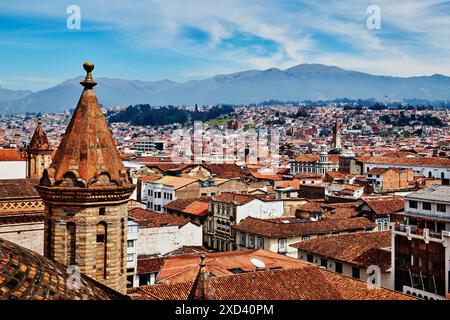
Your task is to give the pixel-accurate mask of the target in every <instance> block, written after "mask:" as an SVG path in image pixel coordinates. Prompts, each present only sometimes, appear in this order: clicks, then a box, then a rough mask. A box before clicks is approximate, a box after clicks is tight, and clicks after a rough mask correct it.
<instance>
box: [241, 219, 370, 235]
mask: <svg viewBox="0 0 450 320" xmlns="http://www.w3.org/2000/svg"><path fill="white" fill-rule="evenodd" d="M287 221H289V223H286V222H287ZM375 227H376V224H375V223H374V222H372V221H370V220H369V219H367V218H351V219H336V220H322V221H305V220H301V219H292V218H277V219H257V218H252V217H248V218H245V219H244V220H242V221H241V222H239V223H238V224H237V225H236V226H235V227H234V228H235V229H236V230H239V231H242V232H246V233H252V234H257V235H262V236H265V237H268V238H290V237H298V236H304V235H305V236H306V235H314V234H329V233H331V232H344V231H351V230H372V229H373V228H375Z"/></svg>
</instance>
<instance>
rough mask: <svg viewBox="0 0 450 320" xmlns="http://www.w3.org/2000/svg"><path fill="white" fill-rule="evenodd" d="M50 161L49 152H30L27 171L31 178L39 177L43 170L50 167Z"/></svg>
mask: <svg viewBox="0 0 450 320" xmlns="http://www.w3.org/2000/svg"><path fill="white" fill-rule="evenodd" d="M51 163H52V156H51V154H32V155H30V158H29V159H28V168H29V173H28V177H29V178H31V179H40V178H41V177H42V174H43V173H44V170H45V169H47V168H48V167H50V164H51Z"/></svg>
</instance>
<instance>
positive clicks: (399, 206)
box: [361, 196, 405, 215]
mask: <svg viewBox="0 0 450 320" xmlns="http://www.w3.org/2000/svg"><path fill="white" fill-rule="evenodd" d="M363 201H364V203H365V204H367V205H368V206H369V208H370V209H372V211H373V213H375V214H379V215H383V214H391V213H394V212H399V211H402V210H404V209H405V200H404V199H403V198H402V197H399V196H393V197H374V198H369V197H367V198H363ZM361 206H363V205H361Z"/></svg>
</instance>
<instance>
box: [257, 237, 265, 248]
mask: <svg viewBox="0 0 450 320" xmlns="http://www.w3.org/2000/svg"><path fill="white" fill-rule="evenodd" d="M258 248H260V249H264V238H263V237H258Z"/></svg>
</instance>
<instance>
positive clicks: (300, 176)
mask: <svg viewBox="0 0 450 320" xmlns="http://www.w3.org/2000/svg"><path fill="white" fill-rule="evenodd" d="M322 177H323V176H322V175H321V174H320V173H297V174H296V175H294V179H306V178H316V179H319V178H322Z"/></svg>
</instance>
